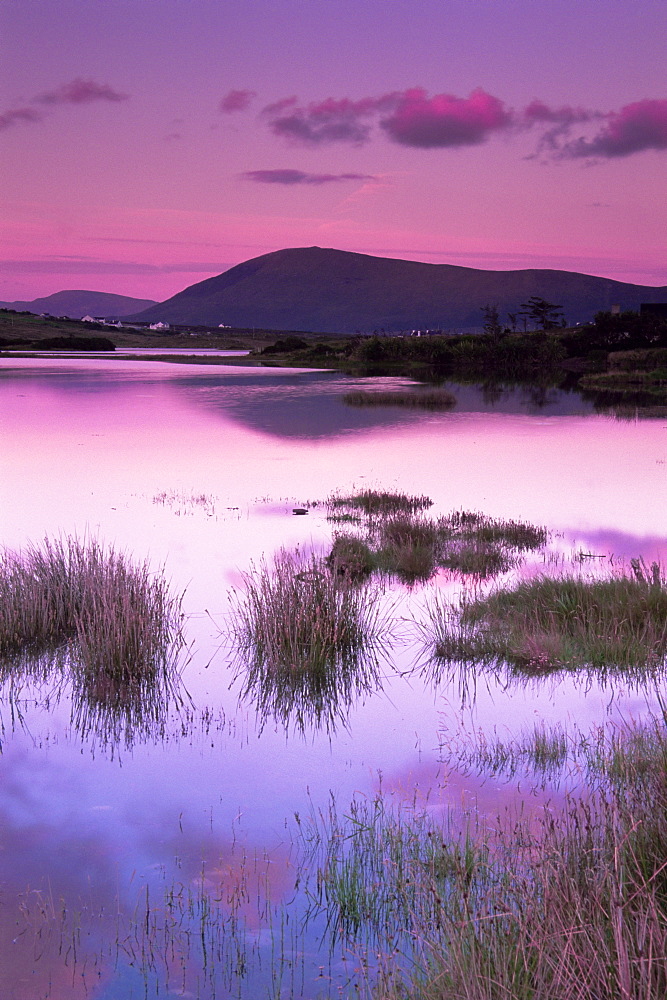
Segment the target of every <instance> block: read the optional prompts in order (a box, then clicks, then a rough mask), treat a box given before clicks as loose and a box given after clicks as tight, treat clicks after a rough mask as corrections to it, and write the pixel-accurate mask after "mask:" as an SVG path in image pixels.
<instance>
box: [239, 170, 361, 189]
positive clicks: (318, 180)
mask: <svg viewBox="0 0 667 1000" xmlns="http://www.w3.org/2000/svg"><path fill="white" fill-rule="evenodd" d="M240 177H241V178H242V179H243V180H248V181H254V182H255V183H256V184H287V185H293V184H331V183H332V182H334V183H335V182H336V181H374V180H376V179H377V178H376V177H375V175H374V174H307V173H304V171H303V170H246V171H245V173H243V174H240Z"/></svg>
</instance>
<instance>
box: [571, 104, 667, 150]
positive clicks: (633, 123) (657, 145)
mask: <svg viewBox="0 0 667 1000" xmlns="http://www.w3.org/2000/svg"><path fill="white" fill-rule="evenodd" d="M606 118H607V123H606V125H605V126H604V127H603V128H602V129H601V130H600V131H599V132H598V134H597V135H594V136H593V138H592V139H586V138H584V137H580V138H578V139H575V140H572V141H571V142H568V143H566V144H565V146H564V147H563V150H562V154H563V155H564V156H572V157H605V158H609V159H612V158H614V157H618V156H630V155H632V154H633V153H641V152H644V151H645V150H647V149H654V150H663V149H667V100H665V101H656V100H643V101H636V102H635V103H634V104H626V105H625V107H623V108H621V110H620V111H613V112H610V113H609V114H608V115H607V116H606Z"/></svg>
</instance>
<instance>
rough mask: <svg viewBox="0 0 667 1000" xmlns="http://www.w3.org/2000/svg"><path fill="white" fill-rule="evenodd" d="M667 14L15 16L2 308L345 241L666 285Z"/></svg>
mask: <svg viewBox="0 0 667 1000" xmlns="http://www.w3.org/2000/svg"><path fill="white" fill-rule="evenodd" d="M666 38H667V4H665V3H664V2H663V0H633V2H630V0H605V2H604V3H600V2H599V0H579V2H577V3H574V2H573V0H391V2H386V0H335V2H334V0H280V3H276V2H273V0H271V2H270V0H225V2H224V3H221V2H220V3H218V2H213V0H189V2H187V3H185V2H183V0H161V2H160V3H152V2H147V0H106V2H104V3H99V2H95V3H91V2H90V0H40V2H39V3H35V2H33V0H4V2H3V3H2V4H0V46H1V51H0V94H1V95H2V97H1V102H0V143H1V144H2V160H1V167H0V169H1V171H2V177H1V188H0V215H1V219H2V227H1V240H0V242H1V246H0V299H2V300H6V301H12V300H14V299H32V298H35V297H37V296H41V295H47V294H50V293H52V292H55V291H59V290H61V289H63V288H88V289H95V290H100V291H109V292H118V293H121V294H126V295H136V296H141V297H146V298H155V299H164V298H167V297H168V296H170V295H173V294H174V293H176V292H178V291H180V290H181V289H182V288H184V287H185V286H187V285H189V284H192V283H194V282H196V281H199V280H201V279H203V278H206V277H209V276H211V275H212V274H218V273H220V272H221V271H224V270H226V269H227V268H229V267H231V266H233V265H234V264H237V263H239V262H240V261H243V260H246V259H248V258H250V257H254V256H257V255H258V254H261V253H266V252H269V251H272V250H278V249H281V248H283V247H289V246H311V245H319V246H331V247H337V248H339V249H343V250H354V251H359V252H362V253H371V254H378V255H382V256H391V257H404V258H408V259H413V260H424V261H430V262H433V263H452V264H463V265H468V266H473V267H482V268H500V269H506V268H522V267H556V268H564V269H567V270H577V271H584V272H587V273H591V274H600V275H606V276H608V277H612V278H616V279H619V280H624V281H634V282H639V283H642V284H653V285H661V284H667V254H666V253H665V233H666V232H667V198H666V197H665V189H666V188H667V184H666V181H667V169H666V167H667V69H666V67H665V59H664V45H665V39H666Z"/></svg>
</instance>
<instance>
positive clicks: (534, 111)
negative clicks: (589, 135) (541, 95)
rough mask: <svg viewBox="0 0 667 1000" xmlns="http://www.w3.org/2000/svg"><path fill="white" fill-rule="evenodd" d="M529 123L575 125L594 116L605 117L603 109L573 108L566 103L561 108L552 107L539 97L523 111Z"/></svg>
mask: <svg viewBox="0 0 667 1000" xmlns="http://www.w3.org/2000/svg"><path fill="white" fill-rule="evenodd" d="M523 114H524V118H525V119H526V122H527V124H529V125H533V124H546V123H549V124H554V125H574V124H576V123H577V122H589V121H591V120H592V119H593V118H601V117H603V115H602V112H601V111H590V110H589V109H588V108H572V107H570V105H569V104H566V105H564V106H562V107H560V108H550V107H549V106H548V104H545V103H544V102H543V101H538V100H537V99H535V100H533V101H531V102H530V104H529V105H527V107H525V108H524V111H523Z"/></svg>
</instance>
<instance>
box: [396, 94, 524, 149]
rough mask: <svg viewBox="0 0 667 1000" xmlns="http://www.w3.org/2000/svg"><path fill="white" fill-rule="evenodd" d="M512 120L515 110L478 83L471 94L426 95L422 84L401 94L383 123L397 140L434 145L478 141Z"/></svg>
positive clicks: (419, 145) (421, 146)
mask: <svg viewBox="0 0 667 1000" xmlns="http://www.w3.org/2000/svg"><path fill="white" fill-rule="evenodd" d="M512 122H513V113H512V112H511V111H509V110H508V109H507V108H506V107H505V105H504V103H503V101H501V100H499V98H497V97H493V95H492V94H487V93H486V91H484V90H482V89H481V88H479V87H478V88H477V89H476V90H473V92H472V93H471V94H470V96H469V97H455V96H454V95H453V94H435V95H434V96H433V97H427V94H426V91H425V90H424V89H423V88H422V87H414V88H413V89H411V90H406V91H405V92H404V93H403V94H402V95H401V97H400V99H399V101H398V104H397V106H396V109H395V110H394V111H393V113H392V114H391V115H390V116H389V117H388V118H385V119H384V120H383V121H382V122H381V125H382V127H383V128H384V129H385V131H386V132H387V133H388V135H389V136H390V137H391V138H392V139H393V140H394V141H395V142H400V143H402V144H403V145H405V146H418V147H420V148H422V149H433V148H438V147H444V146H448V147H451V146H473V145H477V144H478V143H481V142H484V140H485V139H487V138H488V137H489V135H490V134H491V133H492V132H496V131H499V130H501V129H504V128H507V127H508V126H509V125H511V124H512Z"/></svg>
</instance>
